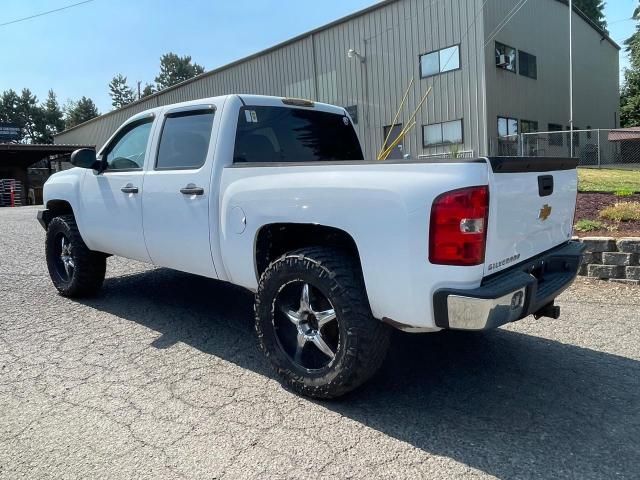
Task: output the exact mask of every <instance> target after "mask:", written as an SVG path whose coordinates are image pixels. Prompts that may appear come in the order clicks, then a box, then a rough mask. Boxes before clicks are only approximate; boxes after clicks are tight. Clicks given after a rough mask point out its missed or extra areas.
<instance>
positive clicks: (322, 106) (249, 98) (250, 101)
mask: <svg viewBox="0 0 640 480" xmlns="http://www.w3.org/2000/svg"><path fill="white" fill-rule="evenodd" d="M231 97H237V98H239V99H240V101H241V102H242V103H243V104H245V105H248V106H273V107H289V108H313V109H315V110H319V111H322V112H329V113H335V114H338V115H344V114H345V109H344V108H343V107H338V106H336V105H330V104H328V103H320V102H314V101H313V100H304V101H307V102H312V103H313V106H311V107H305V106H301V105H294V104H287V103H284V101H285V100H303V99H291V98H287V97H272V96H268V95H251V94H237V93H234V94H228V95H220V96H217V97H206V98H199V99H196V100H189V101H187V102H179V103H171V104H169V105H162V106H160V107H155V108H150V109H148V110H144V111H142V112H138V113H136V114H135V115H132V116H131V117H130V118H129V119H127V121H126V122H125V123H129V122H131V121H133V120H136V119H139V118H142V117H145V116H147V115H149V114H152V113H154V114H155V113H158V112H161V111H164V110H167V109H173V108H180V107H189V106H192V105H202V104H206V103H207V102H212V103H213V102H221V101H222V102H225V101H226V100H228V99H229V98H231Z"/></svg>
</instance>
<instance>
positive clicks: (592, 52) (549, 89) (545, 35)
mask: <svg viewBox="0 0 640 480" xmlns="http://www.w3.org/2000/svg"><path fill="white" fill-rule="evenodd" d="M517 3H518V2H517V1H516V0H489V1H488V2H487V5H486V7H485V13H484V28H485V31H486V32H487V35H489V34H490V33H491V32H492V31H493V30H494V29H496V27H499V25H500V22H502V20H503V19H504V18H505V17H507V15H508V14H509V12H511V11H512V9H513V8H514V6H515V5H516V4H517ZM573 28H574V30H573V32H574V33H573V35H574V39H573V40H574V41H573V55H574V119H575V125H576V127H580V128H587V127H589V128H615V127H616V126H617V125H615V124H614V122H615V119H616V118H617V117H619V115H618V112H619V102H620V99H619V56H618V50H617V48H616V47H615V46H614V45H613V44H612V43H611V42H610V41H608V40H607V39H605V38H603V36H602V35H601V34H599V33H598V32H597V31H596V30H595V29H594V28H593V27H592V26H591V25H589V24H588V23H587V22H586V21H585V20H584V19H583V18H582V17H581V16H580V15H578V14H577V13H574V14H573ZM496 41H498V42H501V43H503V44H507V45H509V46H510V47H513V48H516V49H518V50H523V51H525V52H527V53H530V54H532V55H535V56H536V57H537V67H538V78H537V79H536V80H534V79H530V78H527V77H524V76H522V75H520V74H519V73H517V74H514V73H512V72H509V71H506V70H502V69H499V68H496V65H495V64H496V62H495V42H496ZM485 58H486V78H487V99H488V108H487V125H488V131H489V136H490V137H491V138H496V137H497V136H498V131H497V117H498V116H506V117H511V118H516V119H519V120H529V121H537V122H538V124H539V130H540V131H546V130H548V127H549V123H554V124H558V125H562V126H563V127H567V126H568V125H569V11H568V6H567V4H566V3H563V2H562V1H557V0H536V1H535V2H532V1H529V2H528V3H526V4H525V5H524V6H523V7H522V9H521V10H520V11H519V12H518V13H517V14H516V15H515V16H514V17H513V18H512V19H511V20H510V21H509V22H508V23H507V24H506V25H505V26H504V28H502V30H500V32H499V33H498V34H497V36H496V37H495V40H492V41H489V42H488V44H487V47H486V49H485ZM518 68H519V67H518Z"/></svg>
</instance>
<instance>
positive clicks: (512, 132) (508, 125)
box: [498, 117, 518, 140]
mask: <svg viewBox="0 0 640 480" xmlns="http://www.w3.org/2000/svg"><path fill="white" fill-rule="evenodd" d="M516 135H518V120H517V119H515V118H508V117H498V136H499V137H500V138H503V139H506V138H509V137H515V136H516ZM513 140H515V138H514V139H513Z"/></svg>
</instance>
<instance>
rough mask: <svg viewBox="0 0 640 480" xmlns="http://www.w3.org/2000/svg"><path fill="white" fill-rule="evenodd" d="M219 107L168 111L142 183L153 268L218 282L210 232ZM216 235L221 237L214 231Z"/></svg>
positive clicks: (202, 106) (148, 245)
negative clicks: (212, 175)
mask: <svg viewBox="0 0 640 480" xmlns="http://www.w3.org/2000/svg"><path fill="white" fill-rule="evenodd" d="M214 117H215V107H214V106H212V105H201V106H190V107H182V108H178V109H170V110H167V111H165V112H164V114H163V118H162V119H161V122H162V127H161V129H160V132H159V138H158V141H157V144H158V149H157V153H156V156H155V158H153V159H152V160H153V163H152V164H150V165H149V167H148V168H147V173H146V176H145V181H144V196H143V200H142V211H143V217H144V235H145V239H146V243H147V248H148V250H149V255H150V256H151V260H152V261H153V263H154V264H156V265H159V266H162V267H168V268H174V269H176V270H180V271H183V272H189V273H195V274H198V275H204V276H206V277H211V278H217V275H216V271H215V267H214V264H213V257H212V255H211V246H210V240H209V233H210V231H211V226H210V224H209V203H210V199H211V196H212V195H217V194H218V191H217V189H214V190H212V182H211V172H212V165H213V147H212V145H213V141H212V127H213V121H214ZM215 234H216V235H217V232H215Z"/></svg>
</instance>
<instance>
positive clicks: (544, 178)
mask: <svg viewBox="0 0 640 480" xmlns="http://www.w3.org/2000/svg"><path fill="white" fill-rule="evenodd" d="M538 193H539V194H540V196H541V197H548V196H549V195H551V194H552V193H553V175H540V176H539V177H538Z"/></svg>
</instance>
